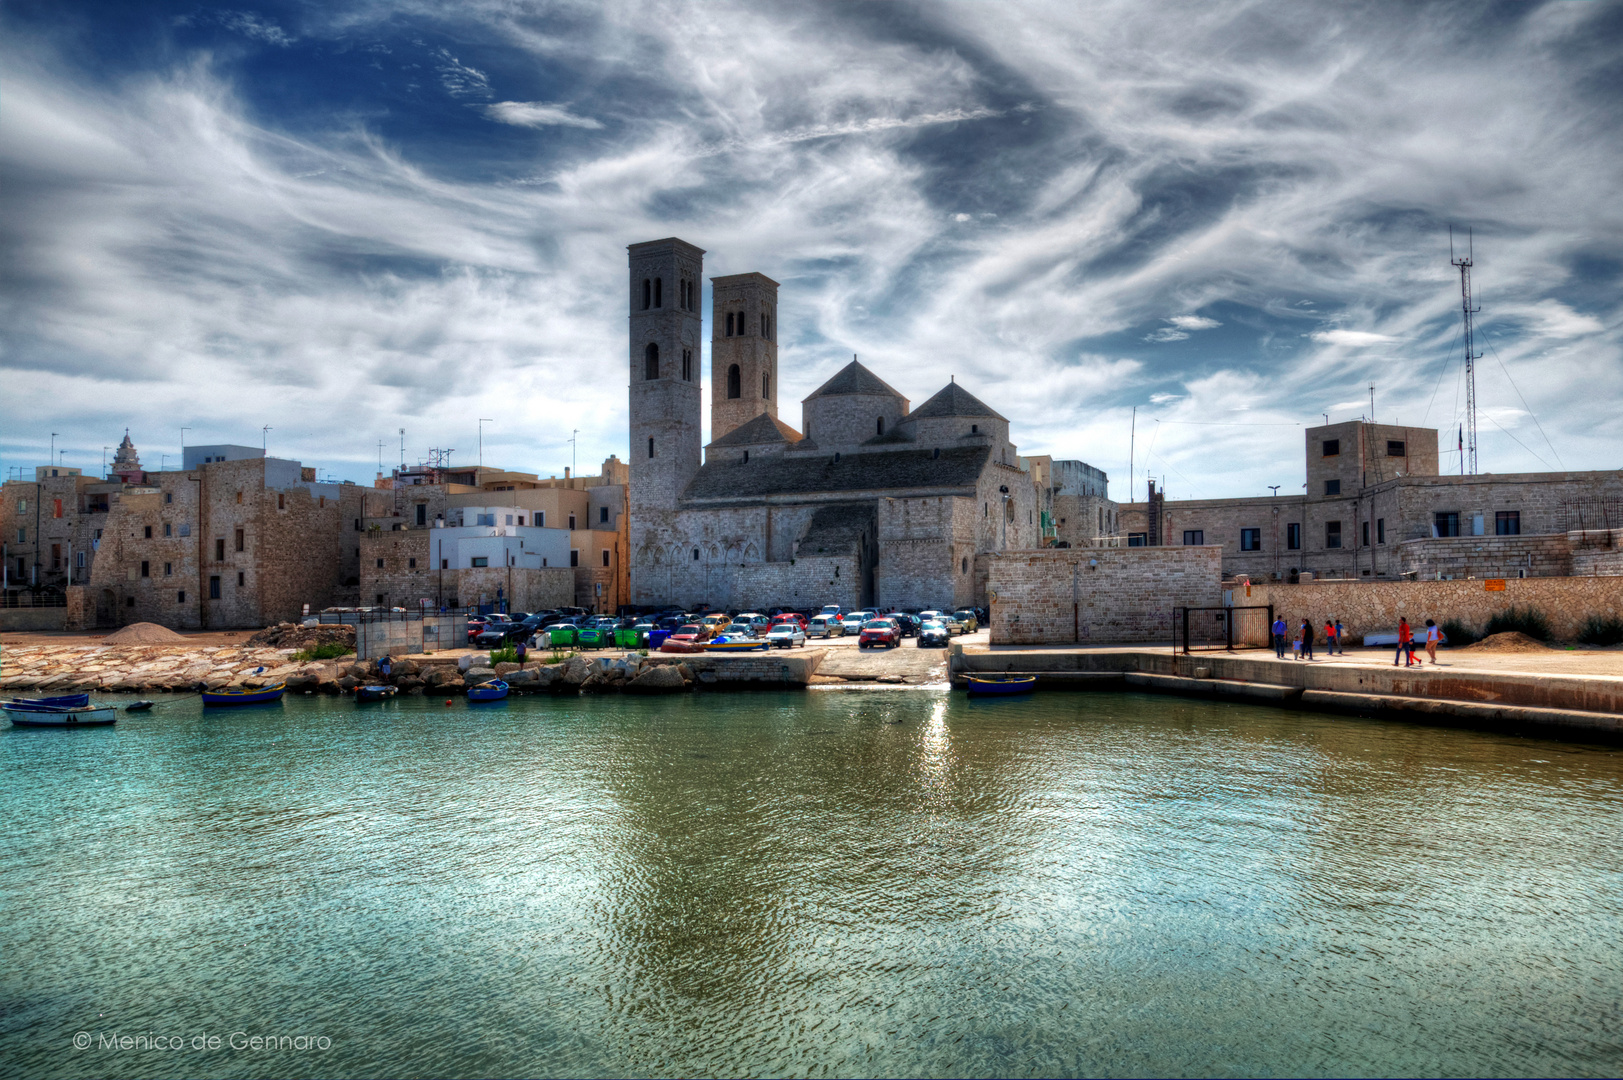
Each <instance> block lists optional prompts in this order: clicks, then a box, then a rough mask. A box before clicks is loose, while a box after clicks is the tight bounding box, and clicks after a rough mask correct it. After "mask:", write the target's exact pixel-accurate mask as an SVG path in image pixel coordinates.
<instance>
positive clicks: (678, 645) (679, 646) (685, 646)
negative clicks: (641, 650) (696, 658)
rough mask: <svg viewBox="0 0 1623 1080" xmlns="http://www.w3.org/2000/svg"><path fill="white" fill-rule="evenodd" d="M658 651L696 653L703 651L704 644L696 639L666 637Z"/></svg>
mask: <svg viewBox="0 0 1623 1080" xmlns="http://www.w3.org/2000/svg"><path fill="white" fill-rule="evenodd" d="M659 651H660V652H672V653H696V652H704V646H703V645H701V644H699V643H698V642H697V641H685V640H679V639H675V638H671V639H667V640H666V641H665V642H664V643H663V644H661V645H660V647H659Z"/></svg>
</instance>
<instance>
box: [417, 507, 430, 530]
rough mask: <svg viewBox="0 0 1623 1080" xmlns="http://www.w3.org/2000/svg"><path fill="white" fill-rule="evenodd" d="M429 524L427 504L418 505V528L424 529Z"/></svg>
mask: <svg viewBox="0 0 1623 1080" xmlns="http://www.w3.org/2000/svg"><path fill="white" fill-rule="evenodd" d="M427 524H428V504H427V503H418V504H417V527H418V528H422V527H423V526H424V525H427Z"/></svg>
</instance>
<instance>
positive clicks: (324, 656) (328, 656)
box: [293, 641, 355, 664]
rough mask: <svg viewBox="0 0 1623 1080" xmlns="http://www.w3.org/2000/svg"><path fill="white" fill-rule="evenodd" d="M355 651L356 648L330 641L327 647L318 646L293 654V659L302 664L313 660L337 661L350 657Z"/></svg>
mask: <svg viewBox="0 0 1623 1080" xmlns="http://www.w3.org/2000/svg"><path fill="white" fill-rule="evenodd" d="M354 651H355V646H353V645H345V644H343V643H341V642H337V641H329V642H328V643H327V644H325V645H317V646H315V647H313V648H309V649H300V650H299V651H298V652H296V653H294V654H293V659H295V660H297V661H298V662H299V663H301V664H307V663H309V662H310V661H311V660H336V659H338V658H339V657H340V656H348V655H350V654H351V653H353V652H354Z"/></svg>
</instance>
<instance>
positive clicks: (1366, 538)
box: [1363, 521, 1369, 547]
mask: <svg viewBox="0 0 1623 1080" xmlns="http://www.w3.org/2000/svg"><path fill="white" fill-rule="evenodd" d="M1363 543H1364V546H1365V547H1369V522H1367V521H1366V522H1364V541H1363Z"/></svg>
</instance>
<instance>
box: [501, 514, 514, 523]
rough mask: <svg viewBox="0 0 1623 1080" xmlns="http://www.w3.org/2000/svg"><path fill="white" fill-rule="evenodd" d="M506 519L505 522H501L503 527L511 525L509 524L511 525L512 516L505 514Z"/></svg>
mask: <svg viewBox="0 0 1623 1080" xmlns="http://www.w3.org/2000/svg"><path fill="white" fill-rule="evenodd" d="M506 518H507V520H506V521H504V522H503V523H502V524H504V525H511V524H513V515H512V514H507V515H506Z"/></svg>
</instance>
